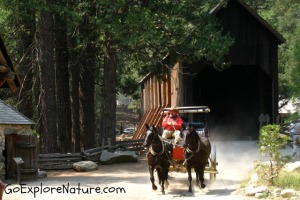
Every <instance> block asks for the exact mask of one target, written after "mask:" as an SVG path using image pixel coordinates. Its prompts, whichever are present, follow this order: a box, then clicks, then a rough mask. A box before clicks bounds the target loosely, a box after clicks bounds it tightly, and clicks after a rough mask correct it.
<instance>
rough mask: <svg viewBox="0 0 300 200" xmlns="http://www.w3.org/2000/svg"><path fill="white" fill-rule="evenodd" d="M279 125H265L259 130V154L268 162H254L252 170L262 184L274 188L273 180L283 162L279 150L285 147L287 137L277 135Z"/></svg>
mask: <svg viewBox="0 0 300 200" xmlns="http://www.w3.org/2000/svg"><path fill="white" fill-rule="evenodd" d="M279 128H280V127H279V125H266V126H263V127H262V128H261V129H260V135H259V145H260V153H261V154H262V155H263V156H266V157H267V160H268V162H265V163H263V162H261V161H256V162H255V165H254V169H255V171H256V173H257V174H258V176H259V178H260V179H261V181H262V182H264V181H266V182H267V183H268V184H269V185H272V186H274V185H275V182H274V179H275V178H276V177H277V176H278V175H279V172H280V170H281V169H282V167H283V166H284V164H285V162H284V161H283V159H282V158H281V153H280V151H279V150H280V149H281V148H282V147H283V146H285V145H286V143H287V137H282V136H281V135H280V133H279Z"/></svg>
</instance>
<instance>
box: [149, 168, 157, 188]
mask: <svg viewBox="0 0 300 200" xmlns="http://www.w3.org/2000/svg"><path fill="white" fill-rule="evenodd" d="M148 169H149V172H150V181H151V183H152V190H157V186H156V185H155V183H154V174H153V173H154V167H153V166H151V165H149V166H148Z"/></svg>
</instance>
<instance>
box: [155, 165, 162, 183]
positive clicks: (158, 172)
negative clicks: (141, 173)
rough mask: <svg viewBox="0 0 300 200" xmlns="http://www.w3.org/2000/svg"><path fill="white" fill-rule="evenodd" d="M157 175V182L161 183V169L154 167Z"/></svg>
mask: <svg viewBox="0 0 300 200" xmlns="http://www.w3.org/2000/svg"><path fill="white" fill-rule="evenodd" d="M156 172H157V177H158V184H159V185H161V169H160V168H156Z"/></svg>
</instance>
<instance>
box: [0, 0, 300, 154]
mask: <svg viewBox="0 0 300 200" xmlns="http://www.w3.org/2000/svg"><path fill="white" fill-rule="evenodd" d="M245 1H246V2H247V3H248V4H249V5H250V6H251V7H252V8H253V9H254V10H256V11H257V12H258V13H259V14H260V15H261V16H262V17H263V18H264V19H265V20H266V21H267V22H268V23H270V24H271V25H272V26H273V27H274V28H275V29H277V30H278V31H279V32H280V33H281V34H282V35H283V37H284V38H285V39H286V43H284V44H282V45H281V46H280V47H279V90H280V91H279V94H280V96H279V98H280V99H282V100H284V101H283V105H284V104H286V103H287V102H288V101H294V102H295V103H297V99H300V88H299V86H300V12H299V10H300V3H299V1H298V0H271V1H268V0H245ZM218 3H222V4H223V5H224V6H226V0H225V1H221V2H220V1H219V0H157V1H150V0H114V1H112V0H1V1H0V25H1V36H2V37H3V40H4V43H5V44H6V47H7V49H8V53H9V55H10V57H11V59H12V61H13V63H14V68H15V70H16V72H17V75H18V76H19V78H20V81H21V87H20V88H19V89H18V91H17V94H11V93H10V92H9V91H6V90H1V91H0V99H2V100H4V101H5V102H7V103H9V104H10V105H12V106H13V107H15V108H17V110H18V111H20V112H21V113H23V114H24V115H25V116H27V117H28V118H30V119H32V120H33V121H34V122H36V124H35V126H34V131H35V133H36V134H37V135H38V137H39V144H40V149H39V152H41V153H52V152H61V153H65V152H79V151H80V150H82V149H89V148H93V147H96V146H101V145H105V144H107V143H111V144H114V143H115V138H116V131H115V130H116V129H115V127H116V98H117V94H125V95H127V96H130V97H131V98H133V99H136V100H138V99H139V98H140V97H139V87H138V81H140V80H141V78H142V77H143V76H145V75H146V74H148V73H150V72H151V73H155V74H157V75H158V76H159V75H162V74H163V73H167V70H166V69H170V68H171V66H173V64H174V63H175V62H184V63H192V62H195V61H198V60H200V59H202V60H203V59H204V60H206V61H207V62H210V63H212V64H213V66H214V67H215V68H216V69H218V70H223V69H224V68H226V67H228V66H229V63H224V58H225V56H226V53H227V52H228V51H229V48H230V46H231V45H232V44H233V42H234V39H233V38H231V37H230V35H229V34H227V33H224V32H223V31H222V29H221V28H220V26H219V23H218V21H217V19H215V18H214V16H212V15H210V14H209V11H210V10H211V9H212V8H213V7H214V6H216V5H217V4H218ZM166 58H168V59H166ZM162 66H165V67H162ZM108 140H110V141H108Z"/></svg>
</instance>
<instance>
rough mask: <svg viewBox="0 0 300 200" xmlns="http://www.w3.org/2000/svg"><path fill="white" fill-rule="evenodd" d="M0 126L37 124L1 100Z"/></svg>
mask: <svg viewBox="0 0 300 200" xmlns="http://www.w3.org/2000/svg"><path fill="white" fill-rule="evenodd" d="M0 124H19V125H24V124H28V125H33V124H35V123H34V122H33V121H31V120H30V119H29V118H27V117H25V116H24V115H23V114H22V113H20V112H18V111H16V110H15V109H14V108H12V107H11V106H9V105H7V104H6V103H5V102H4V101H2V100H1V99H0Z"/></svg>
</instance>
